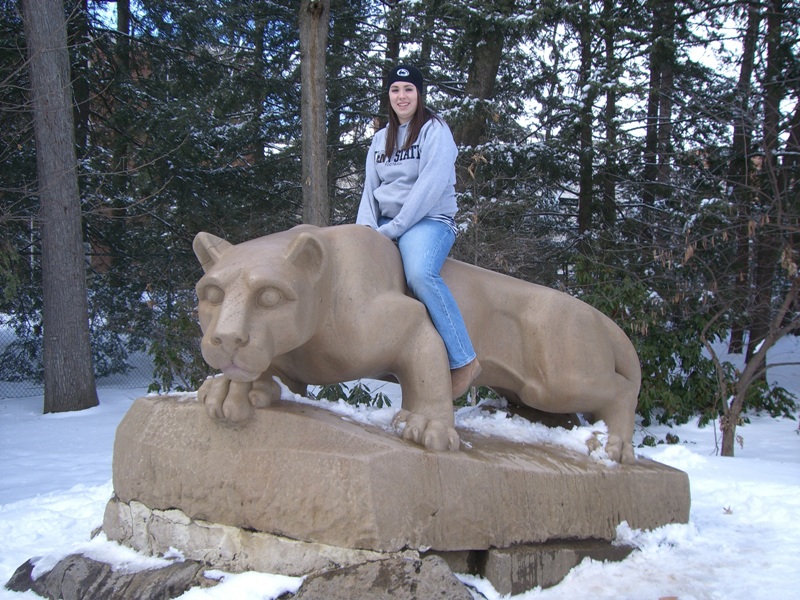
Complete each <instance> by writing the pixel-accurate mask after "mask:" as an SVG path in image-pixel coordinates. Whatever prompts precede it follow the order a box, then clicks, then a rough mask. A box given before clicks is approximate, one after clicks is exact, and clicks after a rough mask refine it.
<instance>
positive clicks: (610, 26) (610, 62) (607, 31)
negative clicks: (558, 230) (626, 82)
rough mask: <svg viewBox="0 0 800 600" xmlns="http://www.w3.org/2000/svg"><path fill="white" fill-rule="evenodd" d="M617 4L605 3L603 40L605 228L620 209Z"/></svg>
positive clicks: (611, 223) (609, 1) (607, 0)
mask: <svg viewBox="0 0 800 600" xmlns="http://www.w3.org/2000/svg"><path fill="white" fill-rule="evenodd" d="M614 5H615V3H614V1H613V0H603V41H604V45H605V52H606V56H605V60H606V76H605V83H606V108H605V126H606V148H605V166H604V167H603V206H602V215H603V226H604V227H606V228H611V227H612V226H613V224H614V221H615V217H616V210H617V178H618V171H619V167H618V165H617V160H618V159H617V152H618V148H617V134H618V125H617V88H616V82H617V79H618V76H619V74H618V70H619V69H618V66H617V58H616V52H615V46H614V43H615V40H614V34H615V32H616V31H617V26H616V25H615V23H614Z"/></svg>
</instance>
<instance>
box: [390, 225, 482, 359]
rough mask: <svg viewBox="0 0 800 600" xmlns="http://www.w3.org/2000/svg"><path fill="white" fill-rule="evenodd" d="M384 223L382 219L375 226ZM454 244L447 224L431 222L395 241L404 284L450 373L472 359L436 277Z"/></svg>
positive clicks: (461, 323) (459, 319) (453, 307)
mask: <svg viewBox="0 0 800 600" xmlns="http://www.w3.org/2000/svg"><path fill="white" fill-rule="evenodd" d="M388 221H389V219H383V218H382V219H380V220H379V224H383V223H386V222H388ZM455 241H456V236H455V234H454V233H453V230H452V229H451V228H450V227H449V226H448V225H447V223H443V222H441V221H435V220H433V219H422V220H421V221H419V222H418V223H417V224H416V225H413V226H412V227H411V228H410V229H409V230H408V231H406V232H405V233H404V234H403V235H401V236H400V237H399V238H398V240H397V245H398V247H399V248H400V256H401V257H402V259H403V269H404V270H405V274H406V283H407V284H408V287H409V289H410V290H411V292H412V293H413V294H414V296H416V298H417V299H418V300H419V301H420V302H422V303H423V304H424V305H425V307H426V308H427V309H428V314H430V316H431V321H433V325H434V327H436V330H437V331H438V332H439V335H441V336H442V341H444V346H445V348H446V349H447V359H448V361H449V362H450V368H451V369H457V368H459V367H463V366H464V365H466V364H469V363H470V362H472V360H473V359H474V358H475V350H474V349H473V347H472V342H471V341H470V339H469V333H468V332H467V326H466V325H465V324H464V319H463V318H462V317H461V311H460V310H459V309H458V304H456V300H455V298H453V294H451V293H450V289H449V288H448V287H447V284H446V283H445V282H444V279H442V276H441V275H440V271H441V270H442V265H444V261H445V259H446V258H447V255H448V254H449V253H450V248H452V247H453V243H454V242H455Z"/></svg>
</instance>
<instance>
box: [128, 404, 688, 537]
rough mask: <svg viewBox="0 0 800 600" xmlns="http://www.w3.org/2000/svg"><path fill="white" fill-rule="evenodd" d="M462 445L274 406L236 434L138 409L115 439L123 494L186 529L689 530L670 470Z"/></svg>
mask: <svg viewBox="0 0 800 600" xmlns="http://www.w3.org/2000/svg"><path fill="white" fill-rule="evenodd" d="M461 436H462V438H463V439H464V440H465V441H468V442H469V444H468V445H465V448H464V450H463V451H462V452H446V453H434V452H429V451H426V450H424V449H422V448H420V447H419V446H417V445H416V444H413V443H409V442H408V441H405V440H403V439H401V438H399V437H398V436H397V435H396V434H395V433H393V432H384V431H382V430H380V429H378V428H371V427H365V426H362V425H358V424H355V423H352V422H348V421H346V420H344V419H342V418H340V417H339V416H337V415H334V414H332V413H330V412H327V411H325V410H323V409H319V408H316V407H313V406H309V405H305V404H296V403H290V402H284V401H278V402H276V403H274V405H273V406H272V407H271V408H270V409H268V410H260V411H256V413H255V414H254V416H253V418H252V419H251V420H250V421H248V422H247V423H246V424H244V425H237V426H233V425H224V424H221V423H219V422H216V421H213V420H210V419H208V418H207V417H206V415H205V412H204V408H203V406H202V405H201V404H199V403H198V402H195V401H177V400H175V399H174V398H169V397H147V398H140V399H138V400H137V401H136V402H135V403H134V405H133V406H132V407H131V409H130V411H129V412H128V414H127V415H126V416H125V417H124V419H123V420H122V422H121V423H120V426H119V428H118V430H117V436H116V441H115V446H114V463H113V472H114V490H115V493H116V495H117V496H118V498H119V499H120V500H121V501H123V502H126V503H130V502H132V501H138V502H141V503H143V504H144V505H146V506H147V507H149V508H150V509H158V510H168V509H172V508H175V509H180V510H181V511H183V512H184V513H185V514H186V515H188V517H190V518H191V519H200V520H205V521H209V522H213V523H219V524H223V525H230V526H235V527H241V528H245V529H253V530H256V531H262V532H267V533H272V534H276V535H279V536H286V537H289V538H293V539H296V540H301V541H307V542H316V543H321V544H327V545H331V546H339V547H344V548H362V549H368V550H376V551H395V550H399V549H403V548H412V549H427V548H433V549H436V550H465V549H484V548H489V547H499V548H506V547H511V546H513V545H515V544H524V543H537V542H543V541H546V540H553V539H570V538H577V539H590V538H592V539H605V540H610V539H613V538H614V536H615V529H616V526H617V525H618V524H619V523H620V522H621V521H627V522H628V523H629V524H630V525H631V526H632V527H635V528H653V527H658V526H661V525H664V524H666V523H674V522H686V521H687V520H688V516H689V482H688V477H687V476H686V474H685V473H682V472H680V471H677V470H675V469H671V468H669V467H666V466H664V465H660V464H658V463H654V462H651V461H647V460H641V459H639V460H637V461H636V463H635V464H633V465H620V466H612V467H609V466H607V465H604V464H600V463H598V462H596V461H594V460H592V459H591V458H589V457H586V456H583V455H578V454H575V453H571V452H569V451H567V450H564V449H561V448H554V447H546V446H531V445H523V444H513V443H509V442H504V441H501V440H496V439H485V438H477V437H476V436H473V435H471V434H469V433H466V432H461Z"/></svg>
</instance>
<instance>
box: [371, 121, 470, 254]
mask: <svg viewBox="0 0 800 600" xmlns="http://www.w3.org/2000/svg"><path fill="white" fill-rule="evenodd" d="M397 133H398V135H397V138H398V141H397V148H402V147H403V145H404V143H405V138H406V135H407V133H408V124H407V123H406V124H404V125H401V126H400V128H399V129H398V132H397ZM385 148H386V128H384V129H381V130H380V131H379V132H378V133H376V134H375V135H374V136H373V138H372V143H371V144H370V147H369V152H368V153H367V160H366V177H365V181H364V191H363V193H362V194H361V203H360V205H359V207H358V216H357V217H356V223H358V224H361V225H368V226H370V227H372V228H373V229H377V230H378V231H379V232H380V233H382V234H384V235H385V236H386V237H388V238H389V239H397V238H399V237H400V236H401V235H403V234H404V233H405V232H406V231H407V230H408V229H409V228H410V227H411V226H412V225H415V224H416V223H417V222H418V221H419V220H420V219H422V218H423V217H433V218H437V217H439V218H441V217H446V218H449V219H450V220H452V219H453V217H455V215H456V212H457V210H458V207H457V205H456V193H455V183H456V173H455V161H456V157H457V155H458V148H457V147H456V143H455V141H454V140H453V134H452V133H451V132H450V128H449V127H448V126H447V124H446V123H444V122H443V121H440V120H438V119H435V118H432V119H430V120H429V121H428V122H427V123H425V125H423V126H422V129H421V130H420V132H419V137H418V138H417V141H416V142H415V143H414V144H412V145H411V147H409V148H408V149H407V150H398V149H395V151H394V153H393V155H392V156H390V157H388V159H387V160H384V150H385ZM380 217H385V218H388V219H391V221H389V222H388V223H385V224H384V225H380V226H379V225H378V219H379V218H380ZM442 220H446V219H442Z"/></svg>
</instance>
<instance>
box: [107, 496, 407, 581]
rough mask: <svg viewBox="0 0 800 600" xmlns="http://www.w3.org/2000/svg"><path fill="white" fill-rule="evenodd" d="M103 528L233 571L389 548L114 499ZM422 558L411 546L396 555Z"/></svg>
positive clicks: (287, 571)
mask: <svg viewBox="0 0 800 600" xmlns="http://www.w3.org/2000/svg"><path fill="white" fill-rule="evenodd" d="M103 532H104V533H105V534H106V536H107V537H108V539H110V540H114V541H117V542H120V543H123V544H125V545H126V546H129V547H131V548H133V549H134V550H136V551H138V552H141V553H142V554H147V555H150V556H161V555H164V554H166V553H167V551H169V550H170V549H171V548H174V549H176V550H179V551H180V552H181V554H182V555H183V556H184V557H185V558H187V559H189V560H194V561H200V562H203V563H205V564H207V565H213V567H214V568H215V569H221V570H223V571H228V572H231V573H240V572H243V571H261V572H263V573H277V574H279V575H289V576H291V577H302V576H304V575H307V574H308V573H315V572H319V571H328V570H331V569H338V568H341V567H349V566H354V565H360V564H363V563H365V562H370V561H375V560H382V559H385V558H386V557H387V555H386V554H385V553H381V552H373V551H370V550H354V549H352V548H337V547H335V546H327V545H325V544H316V543H308V542H299V541H297V540H291V539H288V538H284V537H280V536H277V535H272V534H269V533H262V532H259V531H248V530H245V529H240V528H238V527H231V526H229V525H220V524H218V523H209V522H206V521H196V520H193V519H190V518H189V517H187V516H186V514H184V513H183V512H182V511H180V510H177V509H171V510H150V509H149V508H148V507H147V506H145V505H144V504H142V503H140V502H136V501H134V502H131V503H130V504H128V503H125V502H121V501H120V500H119V499H118V498H112V499H111V500H109V502H108V504H107V505H106V511H105V515H104V517H103ZM396 556H398V557H404V556H408V557H410V558H418V553H417V552H415V551H413V550H407V551H404V552H403V553H400V554H398V555H396Z"/></svg>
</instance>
